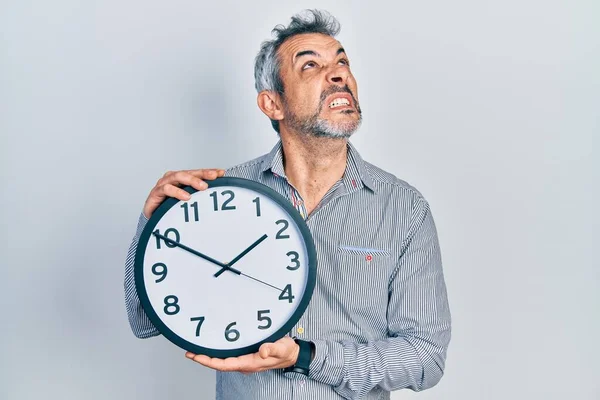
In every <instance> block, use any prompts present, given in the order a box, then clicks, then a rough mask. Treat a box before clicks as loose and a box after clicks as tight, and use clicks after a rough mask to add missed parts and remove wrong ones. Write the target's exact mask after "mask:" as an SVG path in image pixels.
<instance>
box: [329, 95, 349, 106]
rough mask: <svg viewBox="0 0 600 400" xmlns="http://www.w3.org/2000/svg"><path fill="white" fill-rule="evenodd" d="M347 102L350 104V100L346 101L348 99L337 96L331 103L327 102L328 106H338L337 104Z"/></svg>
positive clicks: (340, 104) (341, 104) (345, 103)
mask: <svg viewBox="0 0 600 400" xmlns="http://www.w3.org/2000/svg"><path fill="white" fill-rule="evenodd" d="M349 104H350V102H349V101H348V99H346V98H343V97H339V98H337V99H333V101H332V102H331V104H329V108H333V107H338V106H347V105H349Z"/></svg>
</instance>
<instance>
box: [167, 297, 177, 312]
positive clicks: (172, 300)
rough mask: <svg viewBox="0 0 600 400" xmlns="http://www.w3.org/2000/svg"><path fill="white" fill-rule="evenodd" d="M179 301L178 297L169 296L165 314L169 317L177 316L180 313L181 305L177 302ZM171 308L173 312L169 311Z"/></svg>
mask: <svg viewBox="0 0 600 400" xmlns="http://www.w3.org/2000/svg"><path fill="white" fill-rule="evenodd" d="M178 301H179V299H178V298H177V296H173V295H170V296H167V297H165V308H164V312H165V314H167V315H175V314H177V313H178V312H179V304H177V302H178ZM170 308H173V311H169V309H170Z"/></svg>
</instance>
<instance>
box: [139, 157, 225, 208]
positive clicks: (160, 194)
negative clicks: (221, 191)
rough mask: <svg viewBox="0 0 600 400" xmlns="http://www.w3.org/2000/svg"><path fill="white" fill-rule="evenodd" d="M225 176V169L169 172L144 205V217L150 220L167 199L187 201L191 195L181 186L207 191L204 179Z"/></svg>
mask: <svg viewBox="0 0 600 400" xmlns="http://www.w3.org/2000/svg"><path fill="white" fill-rule="evenodd" d="M223 175H225V170H224V169H190V170H185V171H169V172H167V173H166V174H164V175H163V177H162V178H160V179H159V180H158V182H156V185H155V186H154V188H152V190H151V191H150V194H149V195H148V198H147V199H146V203H145V204H144V216H145V217H146V218H148V219H149V218H150V217H151V216H152V213H153V212H154V210H156V209H157V208H158V206H159V205H160V203H162V202H163V200H164V199H166V198H167V197H175V198H176V199H178V200H182V201H186V200H189V199H190V198H191V196H190V194H189V193H188V192H186V191H185V190H183V189H181V188H180V186H185V185H189V186H191V187H193V188H194V189H196V190H206V189H207V188H208V184H207V183H206V182H204V181H203V179H207V180H213V179H217V178H220V177H222V176H223Z"/></svg>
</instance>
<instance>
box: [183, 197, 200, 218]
mask: <svg viewBox="0 0 600 400" xmlns="http://www.w3.org/2000/svg"><path fill="white" fill-rule="evenodd" d="M189 207H191V208H193V209H194V221H196V222H198V221H199V220H200V218H199V217H198V202H197V201H195V202H193V203H192V204H190V205H188V203H183V204H182V205H181V208H183V216H184V218H185V222H190V213H189V210H188V208H189Z"/></svg>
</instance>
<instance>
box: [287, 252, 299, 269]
mask: <svg viewBox="0 0 600 400" xmlns="http://www.w3.org/2000/svg"><path fill="white" fill-rule="evenodd" d="M286 255H287V256H292V259H291V260H290V261H291V262H293V263H294V264H295V265H294V266H293V267H290V266H289V265H288V266H287V267H286V268H287V269H289V270H290V271H295V270H297V269H298V268H300V261H299V260H298V257H299V255H298V253H296V252H295V251H288V252H287V253H286Z"/></svg>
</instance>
